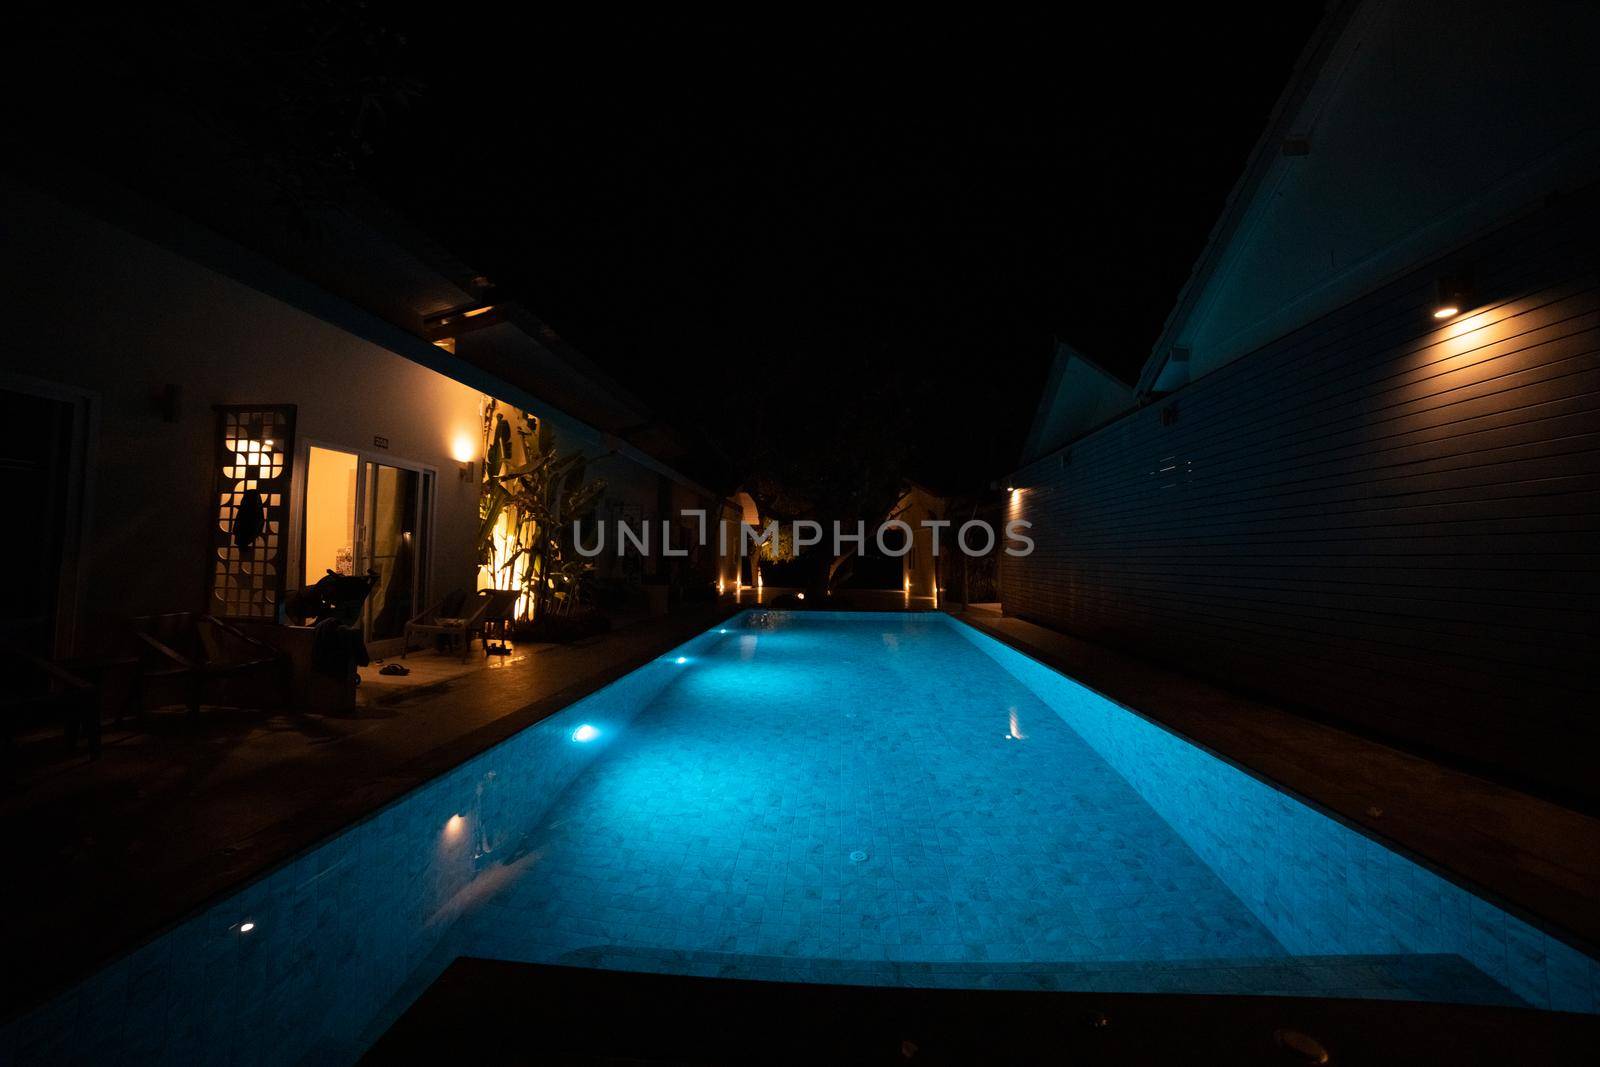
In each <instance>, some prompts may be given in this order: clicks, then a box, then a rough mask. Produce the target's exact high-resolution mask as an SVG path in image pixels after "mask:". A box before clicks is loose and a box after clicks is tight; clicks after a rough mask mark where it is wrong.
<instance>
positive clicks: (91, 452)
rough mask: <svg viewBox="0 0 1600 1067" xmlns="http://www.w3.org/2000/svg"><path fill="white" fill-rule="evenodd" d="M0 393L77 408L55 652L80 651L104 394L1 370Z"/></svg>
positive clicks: (59, 577) (58, 585) (69, 459)
mask: <svg viewBox="0 0 1600 1067" xmlns="http://www.w3.org/2000/svg"><path fill="white" fill-rule="evenodd" d="M0 389H6V390H9V391H10V392H13V393H22V394H24V395H25V396H33V397H38V398H39V399H41V400H52V401H55V402H57V403H61V404H66V405H67V406H68V407H70V408H71V409H72V427H71V437H72V451H71V453H70V454H69V455H68V456H67V464H66V466H67V484H66V493H67V501H66V510H65V513H64V515H63V517H62V527H63V530H62V532H63V536H62V539H61V570H60V573H59V574H57V576H56V612H55V632H54V633H53V634H52V635H51V644H52V646H53V647H52V650H51V651H52V653H53V654H54V655H55V656H58V657H59V656H68V655H71V654H73V653H75V652H77V651H79V649H78V647H77V642H78V639H79V636H80V634H79V625H80V623H81V622H82V619H83V604H84V592H85V589H86V587H87V585H88V582H87V581H86V577H87V575H86V573H85V572H86V571H87V569H88V560H89V558H90V556H89V534H90V527H91V526H92V524H93V517H94V483H95V465H96V462H97V460H98V456H99V444H100V411H101V407H100V403H101V402H100V394H99V393H97V392H95V391H93V390H90V389H80V388H78V387H77V386H72V385H64V384H62V383H61V382H53V381H49V380H47V379H44V378H35V377H32V376H30V375H24V374H15V373H12V372H11V371H0Z"/></svg>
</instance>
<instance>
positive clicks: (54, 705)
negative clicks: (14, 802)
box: [0, 643, 100, 774]
mask: <svg viewBox="0 0 1600 1067" xmlns="http://www.w3.org/2000/svg"><path fill="white" fill-rule="evenodd" d="M0 664H3V669H4V670H5V671H6V672H7V676H8V678H9V679H10V682H9V684H8V685H7V686H6V687H5V688H4V689H3V690H0V717H3V718H4V730H5V735H6V739H5V759H4V765H5V767H6V771H7V773H8V774H9V772H10V767H11V763H12V759H11V756H12V749H13V746H14V744H15V740H16V735H17V734H18V733H20V732H21V731H23V730H25V729H27V728H28V727H29V726H30V725H31V724H32V723H34V722H37V721H38V720H39V719H40V718H42V717H46V716H52V717H59V718H60V719H61V722H62V727H63V730H64V732H65V734H66V738H67V743H68V745H69V746H71V747H73V748H76V747H77V745H78V738H79V737H80V736H83V735H85V734H87V736H88V740H89V750H90V751H91V752H92V753H94V754H95V755H99V754H100V701H99V693H98V690H97V689H96V688H95V686H94V685H93V684H92V683H90V682H87V681H85V680H84V679H82V678H80V677H78V676H77V675H76V674H73V673H72V672H71V671H68V670H67V669H66V668H64V667H62V666H60V665H59V664H56V663H52V662H50V661H49V660H47V659H42V658H40V657H38V656H35V655H33V654H31V653H29V652H25V651H23V650H22V649H20V648H17V647H16V646H14V645H10V644H4V643H0Z"/></svg>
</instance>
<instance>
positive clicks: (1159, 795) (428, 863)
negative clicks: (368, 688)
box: [0, 610, 1597, 1063]
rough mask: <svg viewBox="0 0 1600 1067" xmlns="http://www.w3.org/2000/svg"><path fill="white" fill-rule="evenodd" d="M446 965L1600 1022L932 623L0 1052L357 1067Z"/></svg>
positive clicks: (699, 696)
mask: <svg viewBox="0 0 1600 1067" xmlns="http://www.w3.org/2000/svg"><path fill="white" fill-rule="evenodd" d="M458 955H478V956H490V957H495V958H501V959H512V960H528V961H535V962H549V963H563V964H578V965H585V966H594V967H606V968H614V969H631V970H648V971H664V972H670V973H685V974H696V975H720V976H731V977H745V978H755V979H784V980H801V981H827V982H844V983H856V984H909V985H926V986H957V987H980V988H1024V989H1077V990H1083V989H1087V990H1105V991H1134V992H1138V991H1152V992H1154V991H1160V992H1215V993H1289V994H1305V995H1333V996H1350V997H1375V998H1376V997H1381V998H1403V999H1420V1000H1441V1001H1451V1002H1462V1003H1484V1004H1529V1005H1533V1006H1537V1007H1544V1008H1556V1009H1561V1010H1569V1011H1585V1012H1593V1011H1596V1010H1597V1004H1596V984H1597V982H1596V979H1597V968H1596V965H1595V963H1594V962H1593V961H1591V960H1590V959H1588V957H1586V956H1584V955H1582V954H1580V953H1578V952H1576V951H1575V950H1573V949H1571V948H1569V947H1567V946H1565V945H1563V944H1562V943H1560V942H1558V941H1555V940H1553V939H1552V938H1550V937H1548V936H1546V935H1545V934H1543V933H1541V932H1539V931H1537V930H1535V929H1534V928H1532V927H1531V926H1529V925H1527V924H1526V923H1523V922H1522V921H1520V920H1518V919H1516V918H1514V917H1512V916H1510V915H1508V914H1506V913H1505V912H1503V911H1501V910H1500V909H1498V908H1495V907H1493V906H1491V905H1489V904H1488V903H1486V902H1484V901H1483V900H1481V899H1479V898H1477V897H1475V896H1473V895H1471V894H1469V893H1467V892H1465V891H1464V890H1462V889H1460V888H1458V887H1456V886H1454V885H1453V884H1451V883H1449V882H1447V881H1445V880H1444V879H1442V878H1440V877H1438V876H1437V875H1435V874H1433V873H1431V872H1429V871H1427V870H1425V869H1423V868H1421V867H1419V866H1418V865H1416V864H1414V863H1412V862H1411V861H1409V860H1407V859H1405V858H1403V857H1401V856H1399V855H1397V854H1395V853H1393V852H1390V851H1388V850H1386V849H1384V848H1382V847H1381V846H1379V845H1377V844H1376V843H1374V842H1372V841H1371V840H1369V839H1367V838H1366V837H1364V836H1362V835H1360V834H1358V833H1356V832H1354V831H1352V830H1350V829H1348V828H1346V827H1345V826H1343V825H1341V824H1339V823H1337V822H1335V821H1333V820H1330V819H1328V818H1327V817H1325V816H1323V815H1321V814H1319V813H1317V812H1315V811H1313V810H1312V809H1310V808H1308V807H1306V806H1305V805H1303V804H1301V803H1299V802H1298V801H1296V800H1294V799H1292V798H1290V797H1288V796H1286V795H1284V794H1282V793H1280V792H1278V791H1276V790H1274V789H1272V788H1270V787H1269V786H1267V785H1265V784H1263V783H1261V782H1260V781H1258V780H1256V779H1255V778H1253V777H1251V776H1249V775H1247V774H1245V773H1243V772H1241V771H1239V770H1238V769H1236V768H1234V767H1232V766H1230V765H1229V764H1227V763H1224V762H1222V761H1220V760H1218V759H1216V758H1215V757H1213V756H1211V755H1209V754H1207V753H1205V752H1203V751H1201V750H1200V749H1197V748H1195V747H1193V746H1191V745H1189V744H1187V743H1185V742H1183V741H1182V740H1180V739H1178V738H1177V737H1175V736H1174V735H1172V734H1170V733H1167V732H1166V731H1164V730H1162V729H1161V728H1159V727H1157V726H1155V725H1153V724H1152V723H1150V722H1148V721H1147V720H1145V719H1143V718H1141V717H1140V716H1138V715H1135V714H1133V713H1131V712H1129V711H1128V710H1126V709H1124V708H1121V707H1119V706H1118V705H1116V704H1114V703H1112V702H1110V701H1108V700H1106V699H1105V698H1103V697H1100V696H1098V695H1097V694H1095V693H1093V692H1091V691H1089V690H1087V689H1085V688H1083V687H1082V686H1079V685H1077V684H1076V683H1074V682H1073V681H1072V680H1071V679H1068V678H1066V677H1065V676H1063V675H1061V674H1059V673H1058V672H1056V671H1054V670H1052V669H1050V668H1048V667H1045V666H1044V665H1042V664H1040V663H1038V662H1037V661H1035V660H1032V659H1030V658H1028V657H1027V656H1024V655H1022V654H1021V653H1019V652H1016V651H1015V650H1013V649H1011V648H1010V647H1008V646H1006V645H1004V644H1001V643H999V642H997V641H994V640H993V639H991V638H989V637H987V636H985V635H983V634H981V633H979V632H978V631H976V630H973V629H972V628H970V627H968V626H966V625H964V624H962V623H960V622H958V621H956V620H954V619H951V618H949V617H948V616H945V615H942V614H934V613H922V614H867V613H860V614H854V613H823V612H815V613H785V612H778V611H762V610H755V611H750V612H746V613H744V614H742V615H740V616H738V617H736V618H735V619H732V620H730V621H729V622H727V623H726V624H724V625H722V626H719V627H717V628H715V629H713V630H711V631H709V632H707V633H705V634H703V635H701V636H699V637H697V638H695V639H694V640H692V641H690V642H689V643H687V644H686V645H684V646H682V647H681V648H679V649H676V650H674V651H673V652H672V653H669V654H668V655H666V656H663V657H661V658H660V659H658V660H656V661H654V662H652V663H651V664H649V665H648V666H646V667H644V668H642V669H641V670H639V671H635V672H634V673H632V674H630V675H628V676H627V677H625V678H623V679H621V680H619V681H618V682H616V683H614V684H612V685H610V686H608V687H606V688H604V689H602V690H599V691H597V692H596V693H594V694H592V695H590V696H588V697H586V698H584V699H582V700H580V701H578V702H576V703H574V704H573V705H571V706H570V707H568V708H566V709H565V710H563V711H562V712H560V713H558V714H556V715H554V716H552V717H550V718H548V719H546V720H544V721H543V722H541V723H539V724H537V725H535V726H533V727H530V728H529V729H527V730H525V731H523V732H522V733H520V734H518V735H516V736H515V737H513V738H511V739H509V740H507V741H506V742H504V743H503V744H501V745H499V746H497V747H496V748H494V749H491V750H489V751H487V752H485V753H483V754H481V755H479V756H477V757H475V758H474V759H472V760H470V761H468V762H467V763H465V764H463V765H462V766H460V767H458V768H457V769H456V770H454V771H452V772H450V773H449V774H446V775H444V776H443V777H441V778H440V779H438V780H437V781H435V782H433V783H430V784H429V785H428V786H426V787H424V788H422V789H420V790H417V791H415V792H413V793H411V794H409V795H407V796H406V797H404V798H402V799H401V800H400V801H398V802H396V803H395V804H393V805H391V806H390V807H388V808H386V809H385V810H383V811H381V812H379V813H378V814H376V815H374V816H373V817H371V818H370V819H368V820H366V821H364V822H362V823H360V824H357V825H356V826H353V827H351V828H350V829H349V830H347V831H346V832H344V833H343V834H341V835H340V836H339V837H337V838H335V839H333V840H332V841H329V842H327V843H326V844H324V845H321V846H319V847H317V848H315V849H313V850H312V851H310V852H309V853H307V854H305V855H304V856H302V857H300V858H298V859H297V860H295V861H293V862H292V863H290V864H288V865H286V866H284V867H283V868H281V869H279V870H278V871H276V872H275V873H273V874H272V875H270V876H269V877H267V878H265V879H262V880H261V881H259V882H257V883H255V884H254V885H252V886H250V887H248V888H246V889H244V890H243V891H241V892H240V893H239V894H237V895H236V896H234V897H232V898H230V899H229V900H226V901H224V902H222V903H220V904H218V905H216V906H214V907H212V908H210V909H209V910H208V911H207V912H205V913H204V914H202V915H199V916H196V917H194V918H193V919H191V920H189V921H187V922H185V923H183V924H181V925H180V926H179V927H178V928H176V929H174V930H173V931H171V932H169V933H167V934H166V935H164V936H163V937H161V938H159V939H157V940H156V941H155V942H153V943H152V944H150V945H148V946H145V947H144V948H142V949H140V950H138V951H137V952H135V953H133V954H132V955H130V956H129V957H127V958H125V959H123V960H121V961H119V962H118V963H116V964H114V965H113V966H112V967H110V968H107V970H105V971H104V972H102V973H101V974H99V975H97V976H95V977H93V978H91V979H90V980H89V981H87V982H85V983H84V984H83V985H82V986H81V987H79V988H78V989H76V990H74V991H73V992H71V993H69V994H68V995H67V996H65V997H62V998H60V999H59V1000H58V1001H56V1002H54V1003H52V1004H50V1005H47V1006H46V1007H45V1008H43V1009H41V1010H40V1011H39V1012H36V1013H34V1014H33V1015H32V1016H30V1017H27V1018H25V1019H23V1020H22V1021H21V1022H20V1023H18V1024H16V1025H13V1026H12V1027H9V1028H7V1031H6V1036H5V1040H6V1042H7V1045H5V1046H0V1049H4V1051H7V1052H12V1053H15V1054H17V1055H18V1057H19V1058H22V1057H23V1055H24V1054H25V1055H26V1057H27V1058H28V1059H30V1060H43V1061H48V1060H52V1059H67V1058H72V1057H79V1056H81V1057H92V1056H97V1055H110V1054H112V1053H115V1054H117V1055H118V1056H120V1057H121V1058H123V1059H146V1060H160V1061H169V1062H177V1061H182V1062H212V1061H217V1060H223V1059H226V1060H228V1061H229V1062H233V1063H250V1062H262V1063H269V1062H270V1063H282V1062H295V1061H297V1060H299V1059H301V1058H302V1057H304V1056H306V1055H308V1054H309V1055H312V1056H315V1057H317V1058H318V1059H319V1060H339V1059H345V1060H349V1059H353V1058H354V1057H355V1056H357V1055H359V1053H360V1051H361V1049H363V1048H364V1047H365V1045H366V1044H367V1043H369V1042H370V1041H371V1040H372V1039H374V1038H375V1037H376V1036H377V1034H379V1033H381V1032H382V1029H383V1028H384V1027H385V1026H386V1025H387V1024H388V1023H389V1022H390V1021H392V1019H393V1018H394V1017H396V1016H397V1015H398V1013H399V1012H400V1011H401V1010H403V1009H404V1007H405V1006H406V1005H407V1004H408V1003H409V1002H410V1000H411V999H412V998H414V997H415V996H416V995H417V994H418V993H420V992H421V990H422V989H423V988H425V987H426V985H427V984H428V983H429V982H430V981H431V980H432V979H433V978H434V977H435V976H436V975H437V974H438V973H439V972H440V971H441V970H442V969H443V968H444V966H445V965H447V964H448V963H449V961H450V960H451V959H453V958H455V957H456V956H458ZM264 1034H270V1035H271V1037H272V1039H271V1040H270V1041H265V1040H262V1035H264Z"/></svg>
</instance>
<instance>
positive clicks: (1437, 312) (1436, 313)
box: [1433, 304, 1461, 319]
mask: <svg viewBox="0 0 1600 1067" xmlns="http://www.w3.org/2000/svg"><path fill="white" fill-rule="evenodd" d="M1459 314H1461V309H1460V308H1458V307H1456V306H1455V305H1454V304H1446V305H1445V306H1444V307H1438V308H1434V309H1433V317H1434V318H1436V319H1450V318H1454V317H1455V316H1457V315H1459Z"/></svg>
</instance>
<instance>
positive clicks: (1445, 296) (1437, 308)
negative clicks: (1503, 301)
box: [1433, 271, 1475, 322]
mask: <svg viewBox="0 0 1600 1067" xmlns="http://www.w3.org/2000/svg"><path fill="white" fill-rule="evenodd" d="M1474 303H1475V301H1474V300H1473V298H1472V275H1471V274H1470V273H1469V272H1467V271H1458V272H1457V273H1455V274H1451V275H1446V276H1444V277H1442V278H1440V279H1439V282H1438V285H1437V287H1436V292H1435V293H1434V298H1433V317H1434V318H1435V319H1438V320H1439V321H1440V322H1443V321H1444V320H1446V319H1453V318H1455V317H1456V316H1457V315H1459V314H1461V312H1462V311H1463V310H1465V309H1467V308H1469V307H1472V306H1473V304H1474Z"/></svg>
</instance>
